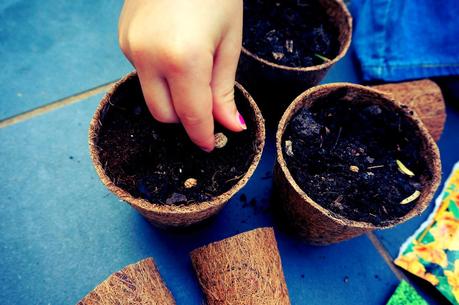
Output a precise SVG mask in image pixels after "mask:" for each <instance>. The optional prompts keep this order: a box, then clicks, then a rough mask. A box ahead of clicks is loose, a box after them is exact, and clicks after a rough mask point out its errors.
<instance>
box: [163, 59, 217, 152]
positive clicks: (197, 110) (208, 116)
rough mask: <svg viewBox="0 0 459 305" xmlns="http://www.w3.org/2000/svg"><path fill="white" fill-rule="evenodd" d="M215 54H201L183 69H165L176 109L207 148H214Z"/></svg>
mask: <svg viewBox="0 0 459 305" xmlns="http://www.w3.org/2000/svg"><path fill="white" fill-rule="evenodd" d="M212 63H213V61H212V57H210V60H209V58H206V56H201V57H200V59H198V60H197V61H194V62H192V63H189V64H188V65H186V66H185V67H183V69H181V70H180V71H171V72H169V73H166V77H167V81H168V83H169V88H170V91H171V96H172V101H173V105H174V108H175V112H176V113H177V116H178V117H179V119H180V122H181V123H182V124H183V126H184V127H185V130H186V132H187V133H188V135H189V137H190V139H191V140H192V141H193V142H194V143H195V144H196V145H198V146H199V147H200V148H201V149H203V150H204V151H207V152H210V151H212V150H213V148H214V145H215V144H214V142H215V140H214V119H213V115H212V89H211V87H210V81H211V77H212Z"/></svg>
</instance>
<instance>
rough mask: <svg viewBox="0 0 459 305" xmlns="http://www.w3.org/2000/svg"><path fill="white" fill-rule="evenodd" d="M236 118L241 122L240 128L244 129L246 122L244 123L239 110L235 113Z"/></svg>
mask: <svg viewBox="0 0 459 305" xmlns="http://www.w3.org/2000/svg"><path fill="white" fill-rule="evenodd" d="M237 118H238V120H239V123H240V124H241V127H242V129H244V130H245V129H247V124H246V123H245V120H244V118H243V117H242V115H241V114H240V113H239V112H238V113H237Z"/></svg>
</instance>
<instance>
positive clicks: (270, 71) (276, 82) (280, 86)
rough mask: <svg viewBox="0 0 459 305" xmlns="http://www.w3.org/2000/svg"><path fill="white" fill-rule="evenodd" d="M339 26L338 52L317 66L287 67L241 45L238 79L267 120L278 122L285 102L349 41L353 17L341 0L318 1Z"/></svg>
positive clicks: (320, 74) (321, 75) (320, 75)
mask: <svg viewBox="0 0 459 305" xmlns="http://www.w3.org/2000/svg"><path fill="white" fill-rule="evenodd" d="M319 1H320V3H321V4H322V6H323V7H324V8H325V10H326V12H327V15H328V16H330V19H331V20H332V21H333V22H334V24H335V26H336V28H337V29H338V41H339V45H340V47H339V53H338V54H337V55H336V56H335V57H334V58H330V60H329V61H326V62H324V63H322V64H320V65H315V66H310V67H289V66H284V65H280V64H277V63H274V62H272V61H269V60H266V59H263V58H261V57H259V56H257V55H256V54H254V53H252V52H250V50H247V49H246V48H244V47H243V48H242V52H241V56H240V59H239V66H238V72H237V80H238V81H239V82H240V83H241V84H242V85H243V86H244V87H245V88H247V90H248V91H249V92H250V94H251V95H252V96H253V97H254V98H255V100H256V101H257V102H258V104H259V106H260V108H261V110H262V112H263V115H264V116H265V118H266V120H267V122H268V123H270V122H271V123H273V122H275V124H277V122H278V120H279V118H280V116H281V115H282V113H283V112H284V111H285V109H286V108H287V106H288V103H290V101H292V100H293V99H294V98H295V97H296V96H297V95H298V94H300V93H301V92H303V91H304V90H306V89H308V88H310V87H312V86H315V85H317V84H319V83H320V81H321V80H322V79H323V78H324V77H325V75H326V73H327V72H328V70H329V69H330V68H331V67H332V66H333V65H334V64H336V63H337V62H338V61H339V60H341V59H342V58H343V57H344V55H346V53H347V51H348V49H349V46H350V44H351V37H352V17H351V14H350V13H349V11H348V9H347V7H346V5H345V4H344V3H343V1H342V0H319Z"/></svg>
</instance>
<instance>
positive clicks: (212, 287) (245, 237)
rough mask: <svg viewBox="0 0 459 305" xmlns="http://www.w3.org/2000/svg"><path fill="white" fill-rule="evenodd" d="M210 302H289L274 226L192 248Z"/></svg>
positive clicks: (251, 304)
mask: <svg viewBox="0 0 459 305" xmlns="http://www.w3.org/2000/svg"><path fill="white" fill-rule="evenodd" d="M191 260H192V262H193V266H194V269H195V271H196V274H197V276H198V279H199V283H200V285H201V287H202V289H203V291H204V294H205V295H206V299H207V304H208V305H216V304H218V305H230V304H231V305H268V304H272V305H286V304H290V300H289V297H288V291H287V286H286V284H285V279H284V273H283V271H282V264H281V260H280V256H279V250H278V248H277V243H276V238H275V236H274V231H273V229H272V228H260V229H255V230H252V231H249V232H245V233H241V234H238V235H236V236H233V237H230V238H227V239H224V240H222V241H219V242H215V243H212V244H209V245H207V246H204V247H201V248H198V249H196V250H194V251H192V252H191Z"/></svg>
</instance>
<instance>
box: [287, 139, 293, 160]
mask: <svg viewBox="0 0 459 305" xmlns="http://www.w3.org/2000/svg"><path fill="white" fill-rule="evenodd" d="M285 153H286V154H287V156H289V157H293V145H292V141H290V140H287V141H285Z"/></svg>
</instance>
